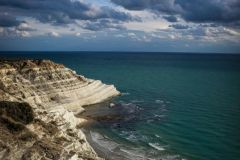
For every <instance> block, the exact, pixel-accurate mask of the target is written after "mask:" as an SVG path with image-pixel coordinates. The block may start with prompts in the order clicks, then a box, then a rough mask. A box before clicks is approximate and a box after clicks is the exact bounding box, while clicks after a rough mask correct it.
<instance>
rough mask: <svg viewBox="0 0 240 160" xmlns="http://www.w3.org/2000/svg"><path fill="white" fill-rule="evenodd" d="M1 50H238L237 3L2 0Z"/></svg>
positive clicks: (239, 19) (218, 0)
mask: <svg viewBox="0 0 240 160" xmlns="http://www.w3.org/2000/svg"><path fill="white" fill-rule="evenodd" d="M0 50H1V51H8V50H9V51H154V52H216V53H219V52H221V53H240V2H239V0H227V1H226V0H208V1H202V0H194V1H192V0H51V1H48V0H24V1H22V0H11V1H9V0H0Z"/></svg>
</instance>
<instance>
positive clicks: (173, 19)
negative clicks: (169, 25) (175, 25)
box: [163, 15, 178, 22]
mask: <svg viewBox="0 0 240 160" xmlns="http://www.w3.org/2000/svg"><path fill="white" fill-rule="evenodd" d="M163 18H164V19H166V20H167V21H168V22H178V19H177V17H176V16H173V15H172V16H163Z"/></svg>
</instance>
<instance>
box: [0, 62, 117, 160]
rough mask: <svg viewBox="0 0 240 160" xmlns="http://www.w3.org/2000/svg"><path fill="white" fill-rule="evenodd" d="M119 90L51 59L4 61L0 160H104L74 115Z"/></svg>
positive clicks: (0, 93) (1, 68)
mask: <svg viewBox="0 0 240 160" xmlns="http://www.w3.org/2000/svg"><path fill="white" fill-rule="evenodd" d="M119 94H120V93H119V92H118V91H117V90H116V88H115V87H114V86H113V85H106V84H103V83H102V82H101V81H99V80H92V79H87V78H85V77H83V76H80V75H77V74H76V72H75V71H72V70H71V69H68V68H66V67H64V66H63V65H61V64H56V63H54V62H52V61H49V60H19V61H12V60H0V159H9V160H16V159H23V160H24V159H26V160H29V159H30V160H36V159H44V160H45V159H46V160H48V159H56V160H58V159H64V160H65V159H71V160H77V159H83V160H85V159H89V160H90V159H92V160H95V159H101V158H100V157H98V156H97V154H96V153H95V151H94V150H93V149H92V147H91V146H90V145H89V144H88V142H87V141H86V137H85V135H84V134H83V132H82V131H81V129H80V128H79V126H80V125H81V124H82V123H83V122H84V121H85V120H84V119H80V118H76V117H75V116H74V114H78V113H80V112H82V111H84V109H83V108H82V106H85V105H90V104H94V103H99V102H101V101H104V100H106V99H108V98H110V97H113V96H117V95H119Z"/></svg>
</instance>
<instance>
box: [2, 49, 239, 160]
mask: <svg viewBox="0 0 240 160" xmlns="http://www.w3.org/2000/svg"><path fill="white" fill-rule="evenodd" d="M0 57H11V58H14V57H15V58H16V57H21V58H29V57H30V58H45V59H46V58H47V59H51V60H54V61H56V62H58V63H63V64H65V65H66V66H68V67H69V68H72V69H74V70H76V71H77V73H79V74H83V75H85V76H86V77H89V78H93V79H100V80H102V81H103V82H105V83H110V84H114V85H115V86H116V87H117V88H118V89H119V90H120V91H121V92H122V93H123V95H122V96H120V97H118V98H115V99H113V100H112V101H113V102H114V103H115V104H117V105H118V106H120V107H122V108H123V110H124V112H123V113H120V114H123V115H125V117H124V118H123V119H120V120H119V119H118V120H113V121H110V122H109V121H100V122H99V123H97V124H94V125H92V126H90V127H89V129H90V130H91V135H92V136H93V137H95V138H96V139H97V137H99V134H98V133H100V134H101V135H102V136H103V137H105V138H106V137H107V138H106V139H107V140H106V141H100V145H103V146H104V145H107V146H109V147H110V148H111V147H112V148H113V149H112V151H113V152H116V153H117V154H118V153H119V154H120V153H121V154H122V153H125V154H126V155H129V157H131V156H132V158H133V159H147V158H149V159H150V158H151V159H193V160H208V159H209V160H222V159H226V160H238V159H240V55H216V54H215V55H210V54H204V55H201V54H168V53H103V52H102V53H60V54H57V53H56V54H52V53H51V54H50V53H49V54H40V53H31V54H20V53H18V54H11V55H9V54H4V53H1V56H0ZM108 105H109V104H108V103H103V104H100V105H96V106H94V107H93V108H90V109H89V110H90V112H93V113H96V112H97V109H99V107H104V106H105V108H108ZM106 106H107V107H106ZM96 108H97V109H96ZM106 110H107V109H106ZM118 112H119V111H118ZM120 112H121V111H120ZM87 113H88V112H87ZM96 114H97V113H96ZM99 139H101V138H98V140H99ZM136 155H137V156H136Z"/></svg>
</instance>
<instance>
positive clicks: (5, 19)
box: [0, 13, 21, 27]
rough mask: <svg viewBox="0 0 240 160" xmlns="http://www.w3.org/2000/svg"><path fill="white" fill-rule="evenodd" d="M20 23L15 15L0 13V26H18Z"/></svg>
mask: <svg viewBox="0 0 240 160" xmlns="http://www.w3.org/2000/svg"><path fill="white" fill-rule="evenodd" d="M20 23H21V21H18V20H17V19H16V17H14V16H11V15H7V14H1V13H0V26H2V27H15V26H18V25H19V24H20Z"/></svg>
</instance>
